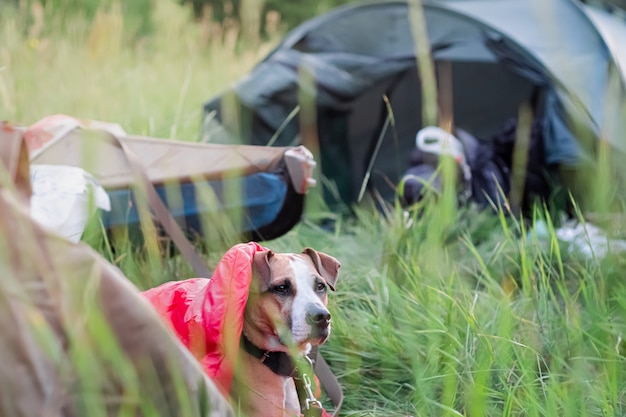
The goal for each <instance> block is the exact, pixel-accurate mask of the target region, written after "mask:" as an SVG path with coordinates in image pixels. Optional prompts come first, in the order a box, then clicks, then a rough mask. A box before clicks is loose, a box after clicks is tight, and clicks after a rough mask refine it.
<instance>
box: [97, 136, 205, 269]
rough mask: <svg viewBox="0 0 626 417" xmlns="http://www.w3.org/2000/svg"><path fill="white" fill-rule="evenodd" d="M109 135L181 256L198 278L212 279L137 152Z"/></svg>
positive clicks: (117, 138)
mask: <svg viewBox="0 0 626 417" xmlns="http://www.w3.org/2000/svg"><path fill="white" fill-rule="evenodd" d="M107 133H108V134H109V135H110V137H111V138H112V141H113V144H114V145H116V146H118V147H119V148H120V149H122V151H123V153H124V155H125V156H126V159H127V161H128V164H129V166H130V168H131V169H132V171H133V174H134V175H135V177H136V178H137V180H138V181H139V184H138V185H139V186H140V187H142V188H143V190H144V191H145V193H146V197H147V200H148V204H149V206H150V208H151V210H152V212H153V214H154V216H155V217H156V219H157V220H158V222H159V223H160V224H161V226H163V229H165V231H166V232H167V234H168V235H169V236H170V238H171V239H172V242H174V244H175V245H176V247H177V248H178V250H179V251H180V253H181V255H183V257H184V258H185V259H186V260H187V262H189V264H190V265H191V267H192V268H193V270H194V272H195V273H196V275H197V276H198V277H205V278H211V276H212V275H213V274H212V273H211V271H210V270H209V268H207V266H206V263H205V262H204V260H202V258H201V257H200V255H199V254H198V252H197V251H196V249H195V248H194V246H193V245H192V244H191V242H189V239H187V237H186V236H185V233H184V232H183V231H182V229H181V228H180V226H179V225H178V223H176V220H175V219H174V217H173V216H172V213H170V211H169V209H168V208H167V206H166V205H165V203H163V200H162V199H161V197H160V196H159V194H158V193H157V191H156V188H155V187H154V184H152V181H150V178H148V174H146V170H145V169H144V167H143V165H142V164H141V161H140V160H139V158H138V157H137V155H136V154H135V152H134V151H133V150H132V149H130V147H129V146H128V145H127V144H126V143H125V142H124V141H123V140H121V139H120V138H119V137H117V136H116V135H114V134H113V133H111V132H107Z"/></svg>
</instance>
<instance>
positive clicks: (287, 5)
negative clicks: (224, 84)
mask: <svg viewBox="0 0 626 417" xmlns="http://www.w3.org/2000/svg"><path fill="white" fill-rule="evenodd" d="M244 1H245V0H234V1H231V0H228V1H225V0H180V2H181V3H182V4H190V5H191V7H192V8H193V11H194V15H195V16H196V18H201V17H203V15H204V14H206V13H211V14H212V18H213V19H214V20H216V21H220V22H221V21H223V20H224V19H226V18H229V17H230V18H233V19H235V20H237V21H239V20H240V16H241V10H242V8H241V7H240V6H241V4H242V3H243V2H244ZM354 1H355V0H320V1H316V2H313V1H306V0H292V1H284V0H260V1H259V3H261V4H262V7H260V10H261V11H260V16H259V19H260V20H261V32H262V34H265V21H264V20H265V19H264V16H266V15H267V14H268V13H269V12H277V13H278V14H279V15H280V18H281V22H282V24H283V25H284V26H285V29H292V28H293V27H295V26H297V25H299V24H300V23H302V22H304V21H305V20H308V19H310V18H312V17H314V16H316V15H318V14H320V13H322V12H324V11H327V10H330V9H332V8H333V7H336V6H340V5H342V4H347V3H350V2H354Z"/></svg>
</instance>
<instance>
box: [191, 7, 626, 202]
mask: <svg viewBox="0 0 626 417" xmlns="http://www.w3.org/2000/svg"><path fill="white" fill-rule="evenodd" d="M423 11H424V19H425V22H426V30H427V33H428V39H429V42H430V52H431V55H432V58H433V60H434V63H435V68H437V69H439V68H442V66H443V65H445V66H447V68H448V69H449V70H450V72H449V73H450V74H451V75H450V77H449V83H451V87H452V89H451V91H452V103H453V108H452V110H453V116H454V124H455V125H456V126H459V127H461V128H463V129H464V130H466V131H469V132H472V134H474V135H476V136H478V137H480V138H487V137H490V136H491V135H493V134H495V133H497V132H498V129H500V128H501V127H502V125H503V123H505V122H506V121H507V120H509V119H510V118H512V117H516V116H517V114H518V112H519V109H520V106H521V105H522V104H524V103H528V104H530V105H531V106H532V107H533V109H534V113H535V117H539V118H541V119H542V125H543V136H544V137H543V141H544V142H543V146H544V151H545V152H544V155H545V160H544V161H541V163H543V164H545V165H546V166H548V167H556V166H577V165H579V164H581V163H583V162H584V161H587V160H589V157H590V156H592V155H593V151H594V149H595V144H596V143H597V139H599V138H603V139H606V140H607V141H608V142H609V143H610V144H611V145H612V146H613V147H614V148H615V149H616V150H617V151H618V152H623V151H626V137H625V135H626V134H625V133H624V132H626V93H625V91H626V88H625V86H626V47H624V45H626V21H625V20H624V17H623V15H621V16H620V15H618V14H615V13H610V12H608V11H605V10H601V9H594V8H592V7H591V6H588V5H585V4H582V3H579V2H576V1H573V0H550V1H538V0H537V1H531V0H440V1H430V2H429V1H424V4H423ZM408 16H409V7H408V4H407V2H399V1H391V2H375V3H365V4H358V5H351V6H347V7H343V8H339V9H336V10H335V11H332V12H330V13H328V14H326V15H322V16H319V17H317V18H314V19H312V20H310V21H308V22H305V23H304V24H302V25H301V26H299V27H298V28H296V29H295V30H293V31H292V32H291V33H289V34H288V35H287V36H286V37H285V38H284V39H283V40H282V42H281V43H280V44H279V45H278V46H277V47H276V48H275V50H274V51H273V52H271V53H270V54H269V55H268V56H267V57H266V58H265V59H264V60H263V61H262V62H260V63H259V64H258V65H257V66H256V67H255V68H254V69H253V70H252V71H251V73H250V74H249V75H248V76H246V77H245V78H244V79H243V80H241V81H240V82H239V83H237V84H236V85H235V86H234V87H233V88H232V89H231V90H229V91H227V92H225V93H224V94H222V95H220V96H218V97H215V98H213V99H211V100H210V101H208V102H207V103H206V104H205V107H204V110H205V124H204V126H203V130H204V133H205V134H209V130H210V126H211V123H210V122H211V121H214V120H217V121H219V122H221V123H222V124H223V125H224V126H225V128H226V131H227V132H228V134H227V135H224V136H219V135H214V137H213V140H215V141H226V142H232V141H243V142H244V143H251V144H254V145H265V144H268V142H270V141H271V144H272V145H282V146H284V145H292V144H294V143H298V141H299V140H300V136H299V133H300V132H299V127H300V120H299V117H298V116H297V115H296V117H293V115H294V114H296V111H294V109H296V110H297V106H298V94H299V90H300V89H299V82H300V76H299V69H300V68H302V67H306V68H308V69H309V70H310V72H311V73H312V74H314V79H315V82H316V87H317V88H316V95H315V97H316V98H315V99H316V104H317V131H318V136H319V146H320V162H321V166H322V173H323V174H324V175H325V176H326V178H328V179H329V180H330V181H331V182H334V183H335V184H336V187H337V190H338V193H339V195H340V197H341V200H343V202H344V203H347V204H352V203H354V202H355V201H357V199H358V196H359V194H360V190H361V187H362V184H363V182H364V181H365V182H366V183H367V187H368V189H369V190H376V191H377V192H378V193H379V194H380V195H382V196H383V197H384V198H386V199H389V200H391V199H392V198H393V196H394V193H395V190H394V185H395V184H397V182H398V180H399V179H400V176H401V175H402V173H403V172H404V171H405V169H406V168H407V164H408V160H407V159H408V158H407V155H408V154H409V153H410V151H411V149H412V148H413V147H414V146H415V135H416V132H417V131H418V130H419V129H420V128H422V127H423V125H424V123H423V122H422V94H421V83H420V80H419V75H418V70H417V67H416V59H415V46H414V36H413V32H412V28H411V24H410V22H409V17H408ZM442 85H443V80H442V79H439V86H440V87H441V86H442ZM383 96H387V97H388V99H389V103H390V107H391V109H392V111H393V120H394V126H393V128H387V129H385V128H384V125H385V122H386V120H387V118H388V110H387V107H386V105H385V102H384V100H383ZM381 132H383V135H382V137H381ZM379 144H380V147H379V148H378V145H379ZM370 168H371V176H369V175H368V173H369V172H370ZM330 196H331V194H330V193H327V195H326V197H327V200H330V198H331V197H330ZM329 203H333V201H329Z"/></svg>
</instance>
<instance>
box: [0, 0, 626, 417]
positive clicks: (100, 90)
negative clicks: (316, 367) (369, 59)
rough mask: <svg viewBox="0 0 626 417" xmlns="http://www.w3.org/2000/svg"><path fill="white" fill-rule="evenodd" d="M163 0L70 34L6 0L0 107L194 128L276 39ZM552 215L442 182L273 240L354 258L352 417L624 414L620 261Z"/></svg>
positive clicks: (339, 351) (347, 386) (17, 112)
mask: <svg viewBox="0 0 626 417" xmlns="http://www.w3.org/2000/svg"><path fill="white" fill-rule="evenodd" d="M155 7H156V8H155V10H154V22H155V30H154V33H153V34H152V35H151V36H149V37H147V38H145V39H143V40H129V39H126V38H125V37H124V36H121V35H120V33H121V34H123V33H124V32H123V31H124V20H123V17H122V15H121V14H120V13H119V12H118V11H116V9H107V10H103V11H101V13H100V15H99V16H100V17H99V18H97V19H96V20H94V21H93V22H91V23H88V22H86V21H84V20H80V19H76V20H73V21H70V22H68V23H67V25H66V26H65V27H64V28H63V31H62V33H56V32H55V31H53V30H47V29H46V28H48V27H55V25H56V23H55V22H54V21H53V20H48V19H53V17H48V16H45V15H44V16H43V20H42V22H43V23H41V24H42V25H43V28H42V29H39V32H37V31H36V30H31V29H32V19H26V18H24V16H21V15H19V14H18V13H17V12H15V11H11V10H9V9H4V10H3V13H2V17H1V18H0V105H1V107H0V116H1V118H2V119H9V120H13V121H15V122H18V123H21V124H28V123H32V122H34V121H36V120H37V119H39V118H41V117H43V116H45V115H48V114H52V113H67V114H70V115H74V116H78V117H83V118H88V119H100V120H105V121H113V122H117V123H119V124H121V125H122V126H123V127H124V128H125V129H126V130H127V131H128V132H129V133H135V134H147V135H152V136H158V137H176V138H179V139H186V140H194V139H196V138H197V137H198V133H199V132H198V129H199V125H200V113H201V104H202V102H203V101H204V100H206V99H207V98H209V97H210V96H211V95H213V94H214V93H217V92H219V91H220V90H222V89H224V88H226V86H227V85H228V84H229V83H231V82H233V81H234V80H236V79H238V78H239V77H240V76H242V75H243V74H245V73H246V72H247V71H248V70H249V68H251V66H252V65H253V64H254V63H255V62H256V61H257V60H258V59H259V58H260V57H261V56H262V54H263V53H264V51H267V50H268V49H269V47H270V45H269V44H267V45H263V46H262V47H261V48H259V50H256V51H254V52H244V53H235V52H234V43H232V40H230V39H231V38H232V37H233V36H234V35H235V34H229V33H225V32H219V30H218V31H215V30H214V29H211V30H208V29H207V28H206V27H204V28H203V27H202V26H201V25H192V24H190V23H189V13H188V12H187V11H186V10H185V9H181V8H180V7H179V6H177V5H175V4H174V3H171V2H168V1H159V2H155ZM98 19H99V20H98ZM110 27H116V28H118V30H117V31H114V32H112V31H110V30H108V29H107V28H110ZM303 104H306V103H303ZM598 192H599V193H601V192H603V190H598ZM606 192H607V193H608V191H606ZM600 208H602V207H600ZM312 217H313V214H311V213H309V214H307V218H309V219H310V218H312ZM556 217H557V216H555V213H549V212H547V211H546V210H545V209H542V208H539V209H537V210H536V212H535V213H534V215H533V216H532V217H531V218H530V219H525V220H521V219H517V218H516V217H513V216H506V215H504V214H502V213H501V214H500V215H493V214H491V213H489V214H488V213H477V212H473V211H472V210H471V209H467V210H458V209H457V207H456V201H455V199H454V196H453V195H452V194H450V193H448V194H444V195H442V196H441V198H437V199H434V198H433V199H427V200H426V201H425V202H424V203H423V204H422V206H421V207H419V210H416V211H414V212H413V213H412V214H410V215H409V216H408V217H406V216H405V215H404V213H403V211H402V210H401V209H399V208H398V207H387V210H386V211H384V212H383V214H382V215H381V212H380V211H378V210H375V209H373V208H368V207H367V206H366V205H364V207H361V208H358V209H357V210H356V217H355V218H353V219H350V220H346V221H339V220H341V219H339V218H338V221H337V222H336V223H335V226H334V229H333V230H330V231H329V230H328V229H327V228H325V229H322V228H320V227H318V226H317V225H316V224H315V223H314V222H311V221H309V220H307V219H305V221H304V222H303V223H302V224H300V225H299V226H298V227H296V228H295V229H294V230H292V231H291V232H289V233H288V234H287V235H285V236H284V237H282V238H280V239H277V240H275V241H272V242H266V243H265V244H266V245H267V246H269V247H271V248H272V249H274V250H276V251H294V250H300V249H301V248H303V247H305V246H312V247H314V248H316V249H318V250H321V251H325V252H327V253H330V254H332V255H333V256H335V257H337V258H338V259H339V260H340V261H341V262H342V264H343V266H342V269H341V275H340V279H339V282H338V285H337V292H336V293H334V294H331V297H330V303H331V307H330V308H331V310H332V314H333V334H332V336H331V338H330V340H329V342H328V343H327V345H326V346H324V347H323V348H322V353H323V354H324V355H325V357H326V358H327V359H328V361H329V362H330V364H331V365H332V368H333V370H334V371H335V372H336V374H337V375H338V376H339V378H340V381H341V384H342V386H343V388H344V390H345V394H346V400H345V403H344V408H343V412H342V415H346V416H348V415H352V416H396V415H413V416H433V415H442V416H468V417H475V416H520V417H521V416H524V417H526V416H528V417H531V416H573V415H576V416H612V415H615V416H619V415H626V405H625V401H626V400H625V396H626V375H625V370H626V367H625V366H626V363H625V357H624V355H625V353H626V346H625V345H624V342H623V337H624V334H625V333H626V286H625V285H624V279H623V277H624V273H625V272H626V268H625V267H626V262H625V261H624V256H623V255H619V254H617V255H615V254H614V255H609V256H607V257H605V258H587V257H585V256H582V255H581V254H580V253H578V252H576V251H575V250H572V249H571V247H570V246H568V245H565V244H564V243H563V242H560V241H559V240H558V239H557V238H556V235H555V233H554V228H555V227H556V226H553V223H552V222H553V220H554V219H555V218H556ZM536 225H541V227H535V226H536ZM541 230H546V232H540V231H541ZM235 238H236V237H233V239H235ZM224 241H225V242H226V241H227V239H225V240H224ZM98 249H100V250H101V251H102V253H104V254H105V255H106V256H107V257H108V258H109V259H110V260H111V261H112V262H113V263H114V264H116V265H118V266H120V267H121V268H122V270H123V271H124V272H125V273H126V274H127V276H128V277H129V278H130V279H131V280H132V281H133V282H135V284H137V285H138V286H139V287H140V288H146V287H149V286H153V285H156V284H158V283H160V282H163V281H166V280H170V279H179V278H185V277H188V276H190V274H191V272H190V270H189V268H188V266H187V265H186V264H185V263H184V261H182V260H181V259H178V258H170V257H167V256H165V254H164V253H161V252H157V253H150V252H148V253H147V254H145V253H144V254H138V253H136V252H135V251H134V250H133V248H131V247H130V246H128V247H126V248H123V249H122V250H119V249H118V251H116V252H112V251H108V245H107V242H102V244H101V246H98ZM225 249H226V247H223V248H221V250H222V251H223V250H225ZM219 253H220V250H219V248H218V249H216V251H215V252H213V253H212V254H211V255H210V261H211V262H213V263H214V262H215V261H217V258H219Z"/></svg>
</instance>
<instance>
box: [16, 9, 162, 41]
mask: <svg viewBox="0 0 626 417" xmlns="http://www.w3.org/2000/svg"><path fill="white" fill-rule="evenodd" d="M154 1H155V0H132V1H120V0H14V1H9V2H8V3H9V4H11V5H12V6H13V7H18V8H19V9H20V11H22V12H27V13H23V14H36V13H37V11H34V10H36V9H42V11H43V13H45V15H46V16H53V17H54V18H56V19H57V20H58V22H59V23H60V25H61V27H63V25H64V23H66V22H67V21H68V20H72V19H75V18H85V19H86V20H87V21H89V22H91V21H93V20H95V19H96V18H97V16H98V13H99V12H103V11H104V12H106V11H109V10H111V9H113V8H116V7H119V8H120V9H121V13H122V16H123V19H124V24H125V25H126V27H125V29H124V32H125V33H127V34H129V35H131V37H133V38H138V37H142V36H146V35H149V34H150V33H152V31H153V29H154V23H153V18H152V14H153V10H154Z"/></svg>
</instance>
